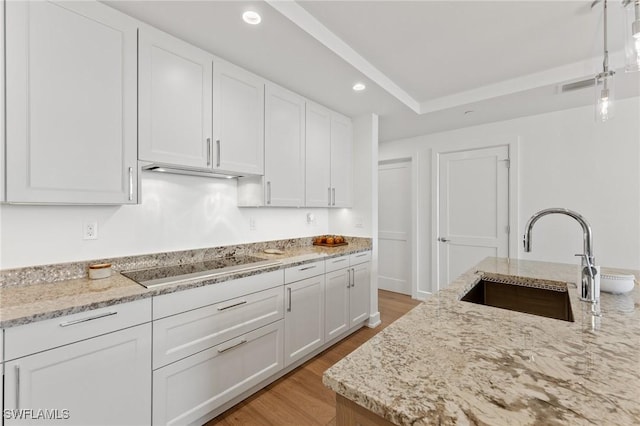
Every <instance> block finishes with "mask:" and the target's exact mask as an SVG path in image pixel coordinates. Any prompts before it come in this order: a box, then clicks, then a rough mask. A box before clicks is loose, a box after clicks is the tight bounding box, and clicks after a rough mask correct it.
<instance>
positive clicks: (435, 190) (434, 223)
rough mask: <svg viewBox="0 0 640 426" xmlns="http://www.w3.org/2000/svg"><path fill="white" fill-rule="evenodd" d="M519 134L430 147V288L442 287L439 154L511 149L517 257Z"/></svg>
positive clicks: (512, 248) (512, 240) (512, 241)
mask: <svg viewBox="0 0 640 426" xmlns="http://www.w3.org/2000/svg"><path fill="white" fill-rule="evenodd" d="M519 145H520V137H519V136H498V137H493V138H488V137H484V138H482V139H477V140H467V141H460V142H456V143H448V144H442V145H438V146H435V147H433V149H432V150H431V290H432V291H433V292H434V293H435V292H437V291H439V290H440V285H439V279H438V278H439V268H440V254H439V252H438V241H437V238H438V229H439V226H440V156H441V155H442V154H450V153H455V152H463V151H476V150H481V149H485V148H496V147H501V146H506V147H507V149H508V151H509V173H508V183H507V184H508V188H509V189H508V197H509V200H508V203H507V205H508V213H507V214H508V217H509V239H508V245H509V248H508V253H509V254H508V256H509V257H508V258H509V259H510V258H516V259H517V258H518V247H519V246H518V243H519V240H520V238H519V237H518V235H519V232H518V231H519V229H520V228H519V219H518V218H519V212H518V205H519V202H518V200H519V198H518V165H519V162H520V161H519V153H518V151H519Z"/></svg>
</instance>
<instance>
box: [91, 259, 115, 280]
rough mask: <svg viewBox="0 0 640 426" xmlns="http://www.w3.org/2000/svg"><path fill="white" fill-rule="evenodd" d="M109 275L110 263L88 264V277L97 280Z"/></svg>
mask: <svg viewBox="0 0 640 426" xmlns="http://www.w3.org/2000/svg"><path fill="white" fill-rule="evenodd" d="M110 276H111V264H110V263H96V264H94V265H89V278H91V279H92V280H99V279H101V278H109V277H110Z"/></svg>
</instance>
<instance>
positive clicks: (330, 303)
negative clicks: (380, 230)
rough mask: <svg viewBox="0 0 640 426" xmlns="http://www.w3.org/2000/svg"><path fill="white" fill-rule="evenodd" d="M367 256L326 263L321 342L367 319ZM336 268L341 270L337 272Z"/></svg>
mask: <svg viewBox="0 0 640 426" xmlns="http://www.w3.org/2000/svg"><path fill="white" fill-rule="evenodd" d="M370 259H371V252H368V251H367V252H362V253H357V254H353V255H350V256H342V257H338V258H333V259H329V260H327V261H326V264H327V270H330V271H331V272H328V273H327V276H326V288H325V308H324V312H325V323H324V324H325V341H327V342H328V341H330V340H332V339H334V338H335V337H338V336H340V335H341V334H343V333H344V332H346V331H347V330H350V329H352V328H354V327H356V326H358V325H361V324H362V323H363V322H364V321H365V320H366V319H368V318H369V303H370V302H369V299H370V294H371V290H370V289H371V284H370V283H371V263H370ZM336 268H342V269H337V270H335V269H336Z"/></svg>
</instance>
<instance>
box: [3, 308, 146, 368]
mask: <svg viewBox="0 0 640 426" xmlns="http://www.w3.org/2000/svg"><path fill="white" fill-rule="evenodd" d="M149 321H151V299H142V300H137V301H135V302H130V303H122V304H119V305H113V306H108V307H106V308H100V309H94V310H91V311H87V312H81V313H79V314H73V315H67V316H63V317H59V318H54V319H50V320H45V321H40V322H35V323H32V324H26V325H21V326H17V327H11V328H7V329H5V331H4V333H5V360H11V359H15V358H19V357H22V356H25V355H29V354H33V353H36V352H40V351H44V350H47V349H51V348H55V347H58V346H62V345H67V344H69V343H73V342H78V341H80V340H84V339H89V338H92V337H95V336H99V335H102V334H106V333H110V332H112V331H116V330H120V329H123V328H127V327H131V326H134V325H138V324H142V323H145V322H149Z"/></svg>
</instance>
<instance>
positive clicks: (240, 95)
mask: <svg viewBox="0 0 640 426" xmlns="http://www.w3.org/2000/svg"><path fill="white" fill-rule="evenodd" d="M213 140H214V149H213V158H214V168H215V169H218V170H221V171H226V172H231V173H237V174H240V175H262V174H263V173H264V80H263V79H262V78H260V77H258V76H257V75H254V74H252V73H250V72H248V71H246V70H244V69H242V68H240V67H237V66H235V65H232V64H230V63H229V62H226V61H223V60H221V59H217V58H216V59H215V61H214V63H213Z"/></svg>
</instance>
